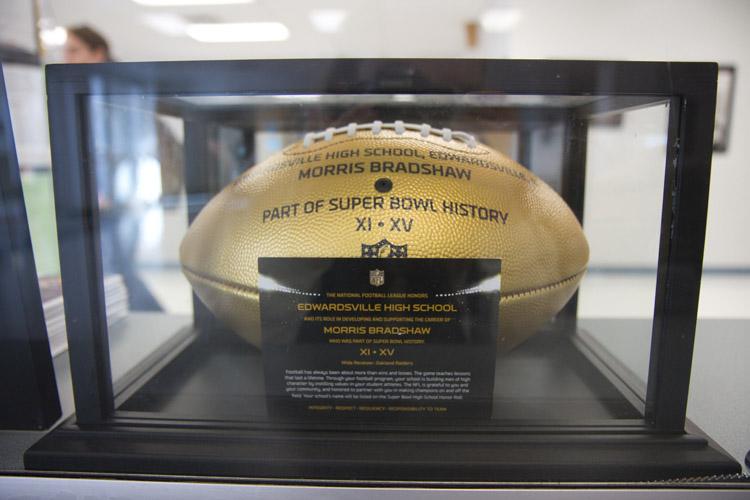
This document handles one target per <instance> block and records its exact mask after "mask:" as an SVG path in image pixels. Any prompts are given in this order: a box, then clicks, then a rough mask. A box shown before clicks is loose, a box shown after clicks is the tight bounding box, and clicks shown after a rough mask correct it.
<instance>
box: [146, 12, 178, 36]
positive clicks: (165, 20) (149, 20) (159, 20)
mask: <svg viewBox="0 0 750 500" xmlns="http://www.w3.org/2000/svg"><path fill="white" fill-rule="evenodd" d="M143 23H144V24H145V25H146V26H149V27H151V28H153V29H154V30H156V31H158V32H159V33H163V34H165V35H169V36H180V35H184V34H185V30H186V29H187V25H188V23H187V22H186V21H185V19H183V18H182V17H181V16H178V15H177V14H167V13H160V14H146V15H145V16H143Z"/></svg>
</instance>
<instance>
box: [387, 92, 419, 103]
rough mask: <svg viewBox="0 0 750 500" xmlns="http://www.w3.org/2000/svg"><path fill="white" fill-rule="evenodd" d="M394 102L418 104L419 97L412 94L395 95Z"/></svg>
mask: <svg viewBox="0 0 750 500" xmlns="http://www.w3.org/2000/svg"><path fill="white" fill-rule="evenodd" d="M391 99H393V101H394V102H416V101H417V97H416V96H414V95H412V94H393V96H392V97H391Z"/></svg>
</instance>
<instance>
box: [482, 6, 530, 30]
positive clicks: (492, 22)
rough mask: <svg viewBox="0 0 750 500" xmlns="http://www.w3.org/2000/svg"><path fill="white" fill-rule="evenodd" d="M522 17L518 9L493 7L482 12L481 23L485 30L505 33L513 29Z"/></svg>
mask: <svg viewBox="0 0 750 500" xmlns="http://www.w3.org/2000/svg"><path fill="white" fill-rule="evenodd" d="M521 17H522V16H521V11H520V10H518V9H491V10H488V11H485V12H483V13H482V15H481V16H480V17H479V24H481V25H482V29H483V30H484V31H487V32H490V33H503V32H505V31H509V30H511V29H513V27H515V25H516V24H518V22H519V21H520V20H521Z"/></svg>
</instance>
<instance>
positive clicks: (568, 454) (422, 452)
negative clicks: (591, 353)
mask: <svg viewBox="0 0 750 500" xmlns="http://www.w3.org/2000/svg"><path fill="white" fill-rule="evenodd" d="M24 462H25V465H26V467H27V469H33V470H45V471H69V472H84V473H85V472H96V473H115V474H117V473H121V474H158V475H189V476H223V477H238V478H248V479H258V480H263V481H268V480H270V481H273V480H279V481H284V482H288V481H289V480H292V481H294V480H299V481H300V482H302V481H305V482H307V481H310V480H315V481H320V482H322V483H327V484H335V483H337V482H350V481H353V480H354V481H362V482H379V481H388V482H393V481H397V482H404V483H411V482H416V483H419V482H460V483H487V484H492V483H495V484H497V483H508V482H514V483H515V482H623V481H625V482H630V481H639V482H640V481H658V480H669V479H677V478H688V477H702V476H711V475H718V474H734V473H738V472H740V470H741V468H740V466H739V464H738V463H736V462H735V461H733V460H732V459H730V458H729V457H727V456H725V455H723V454H721V453H719V452H718V451H715V450H714V449H712V448H710V447H709V446H708V444H707V442H706V441H705V440H704V439H703V438H700V437H696V436H690V435H672V436H659V435H576V434H552V435H549V434H548V435H510V436H509V435H503V436H498V435H492V434H483V433H475V434H441V435H429V434H407V433H388V434H383V433H382V432H378V431H377V430H375V429H373V432H372V433H366V432H365V433H341V432H312V433H311V432H303V431H284V432H267V431H265V432H263V433H262V434H261V433H256V432H247V433H237V432H226V433H216V432H214V433H206V432H191V431H185V432H180V431H179V430H171V431H170V432H163V431H162V432H158V431H155V430H154V429H150V430H147V431H144V430H143V429H137V430H136V429H130V430H125V429H122V428H118V429H117V430H113V429H106V428H103V429H99V430H80V429H70V428H60V429H57V430H55V431H53V432H51V433H50V434H48V435H47V436H45V437H44V438H43V439H42V440H41V441H39V442H38V443H37V444H35V445H34V446H32V447H31V448H30V449H29V450H28V451H27V452H26V455H25V457H24Z"/></svg>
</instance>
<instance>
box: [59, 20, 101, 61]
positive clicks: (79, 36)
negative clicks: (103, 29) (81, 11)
mask: <svg viewBox="0 0 750 500" xmlns="http://www.w3.org/2000/svg"><path fill="white" fill-rule="evenodd" d="M67 32H68V38H67V39H66V40H65V49H64V51H63V57H64V59H65V62H66V63H69V64H80V63H102V62H111V61H112V56H111V55H110V53H109V44H108V43H107V40H106V39H105V38H104V37H103V36H102V35H101V34H99V33H98V32H97V31H96V30H94V29H92V28H90V27H88V26H71V27H69V28H68V29H67Z"/></svg>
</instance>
